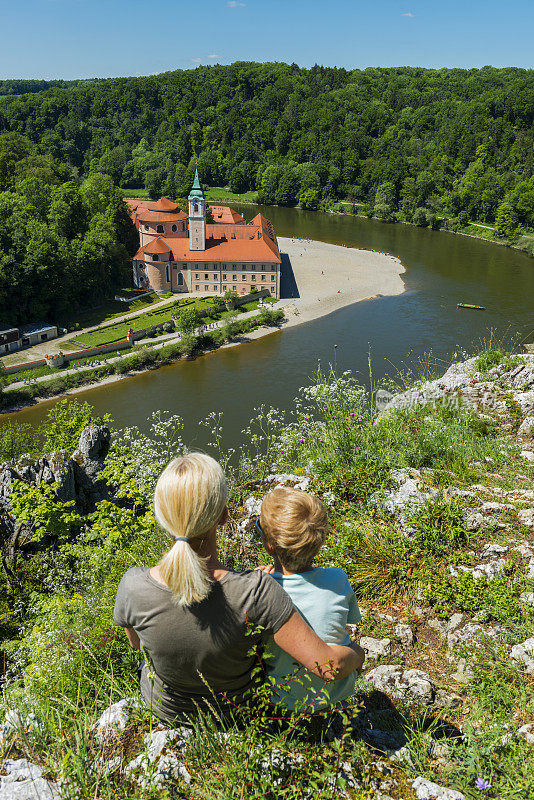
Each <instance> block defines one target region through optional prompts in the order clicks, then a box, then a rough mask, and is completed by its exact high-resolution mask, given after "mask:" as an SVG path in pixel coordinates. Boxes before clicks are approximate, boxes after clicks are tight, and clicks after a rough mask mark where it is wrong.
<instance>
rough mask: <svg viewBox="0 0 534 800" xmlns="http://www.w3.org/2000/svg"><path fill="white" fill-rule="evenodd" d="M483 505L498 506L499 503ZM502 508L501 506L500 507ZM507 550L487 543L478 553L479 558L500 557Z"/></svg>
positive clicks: (498, 545)
mask: <svg viewBox="0 0 534 800" xmlns="http://www.w3.org/2000/svg"><path fill="white" fill-rule="evenodd" d="M484 505H500V504H499V503H495V504H493V503H491V504H490V503H488V504H486V503H485V504H484ZM501 508H502V506H501ZM507 550H508V548H507V547H504V546H503V545H502V544H491V543H488V544H486V545H484V547H483V548H482V552H481V553H480V558H491V556H501V555H503V553H506V552H507Z"/></svg>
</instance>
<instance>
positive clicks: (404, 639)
mask: <svg viewBox="0 0 534 800" xmlns="http://www.w3.org/2000/svg"><path fill="white" fill-rule="evenodd" d="M395 636H396V637H397V639H398V640H399V641H400V643H401V645H402V646H403V647H406V648H408V647H411V646H412V644H413V641H414V635H413V631H412V629H411V628H410V626H409V625H405V624H404V622H399V623H398V625H395Z"/></svg>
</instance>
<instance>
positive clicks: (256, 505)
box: [244, 497, 261, 518]
mask: <svg viewBox="0 0 534 800" xmlns="http://www.w3.org/2000/svg"><path fill="white" fill-rule="evenodd" d="M244 506H245V511H246V513H247V516H248V517H249V518H250V517H257V516H259V515H260V512H261V500H258V498H257V497H247V499H246V500H245V503H244Z"/></svg>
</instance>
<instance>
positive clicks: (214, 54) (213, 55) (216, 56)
mask: <svg viewBox="0 0 534 800" xmlns="http://www.w3.org/2000/svg"><path fill="white" fill-rule="evenodd" d="M208 58H219V54H218V53H212V54H211V55H209V56H208Z"/></svg>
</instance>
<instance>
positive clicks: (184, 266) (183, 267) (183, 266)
mask: <svg viewBox="0 0 534 800" xmlns="http://www.w3.org/2000/svg"><path fill="white" fill-rule="evenodd" d="M182 269H187V264H182ZM197 278H198V275H197Z"/></svg>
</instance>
